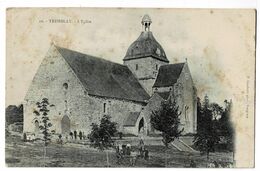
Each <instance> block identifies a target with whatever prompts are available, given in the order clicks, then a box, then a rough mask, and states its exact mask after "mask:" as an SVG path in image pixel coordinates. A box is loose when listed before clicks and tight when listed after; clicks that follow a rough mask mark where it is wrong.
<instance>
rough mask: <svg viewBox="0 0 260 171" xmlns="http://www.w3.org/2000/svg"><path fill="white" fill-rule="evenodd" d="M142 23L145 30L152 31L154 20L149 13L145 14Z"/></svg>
mask: <svg viewBox="0 0 260 171" xmlns="http://www.w3.org/2000/svg"><path fill="white" fill-rule="evenodd" d="M141 23H142V25H143V29H144V31H150V25H151V24H152V20H151V17H150V16H149V15H148V14H145V15H144V16H143V19H142V21H141Z"/></svg>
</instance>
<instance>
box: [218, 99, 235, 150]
mask: <svg viewBox="0 0 260 171" xmlns="http://www.w3.org/2000/svg"><path fill="white" fill-rule="evenodd" d="M224 103H225V109H224V111H223V114H222V116H221V118H220V119H219V130H220V134H221V136H223V137H224V138H225V139H226V144H227V150H229V151H233V150H234V149H233V148H234V128H233V124H232V122H231V119H230V114H231V110H232V101H231V100H230V102H228V101H227V100H225V101H224Z"/></svg>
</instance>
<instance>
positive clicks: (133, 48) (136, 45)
mask: <svg viewBox="0 0 260 171" xmlns="http://www.w3.org/2000/svg"><path fill="white" fill-rule="evenodd" d="M149 56H151V57H153V58H156V59H159V60H161V61H164V62H169V61H168V59H167V57H166V54H165V52H164V50H163V48H162V46H161V45H160V44H159V43H158V42H157V41H156V40H155V38H154V37H153V33H152V32H150V31H147V32H142V33H141V35H140V36H139V37H138V39H137V40H136V41H134V42H133V43H132V44H131V45H130V47H129V48H128V50H127V53H126V55H125V58H124V61H126V60H131V59H136V58H144V57H149Z"/></svg>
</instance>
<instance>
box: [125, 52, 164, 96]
mask: <svg viewBox="0 0 260 171" xmlns="http://www.w3.org/2000/svg"><path fill="white" fill-rule="evenodd" d="M165 64H167V63H166V62H163V61H160V60H158V59H155V58H152V57H145V58H138V59H132V60H127V61H124V65H126V66H128V68H129V69H130V70H131V71H132V73H133V74H134V75H135V76H136V77H137V78H138V79H139V80H140V81H139V82H140V83H141V84H142V86H143V87H144V88H145V90H146V91H147V93H148V94H149V95H152V86H153V84H154V82H155V78H156V76H157V73H158V70H159V68H160V66H161V65H165ZM137 65H138V67H137Z"/></svg>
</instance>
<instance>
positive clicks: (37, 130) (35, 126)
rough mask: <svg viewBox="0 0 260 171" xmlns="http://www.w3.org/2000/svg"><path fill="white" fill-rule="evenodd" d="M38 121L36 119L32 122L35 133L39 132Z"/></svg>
mask: <svg viewBox="0 0 260 171" xmlns="http://www.w3.org/2000/svg"><path fill="white" fill-rule="evenodd" d="M39 130H40V129H39V122H38V121H37V120H36V121H35V122H34V132H35V133H39Z"/></svg>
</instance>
